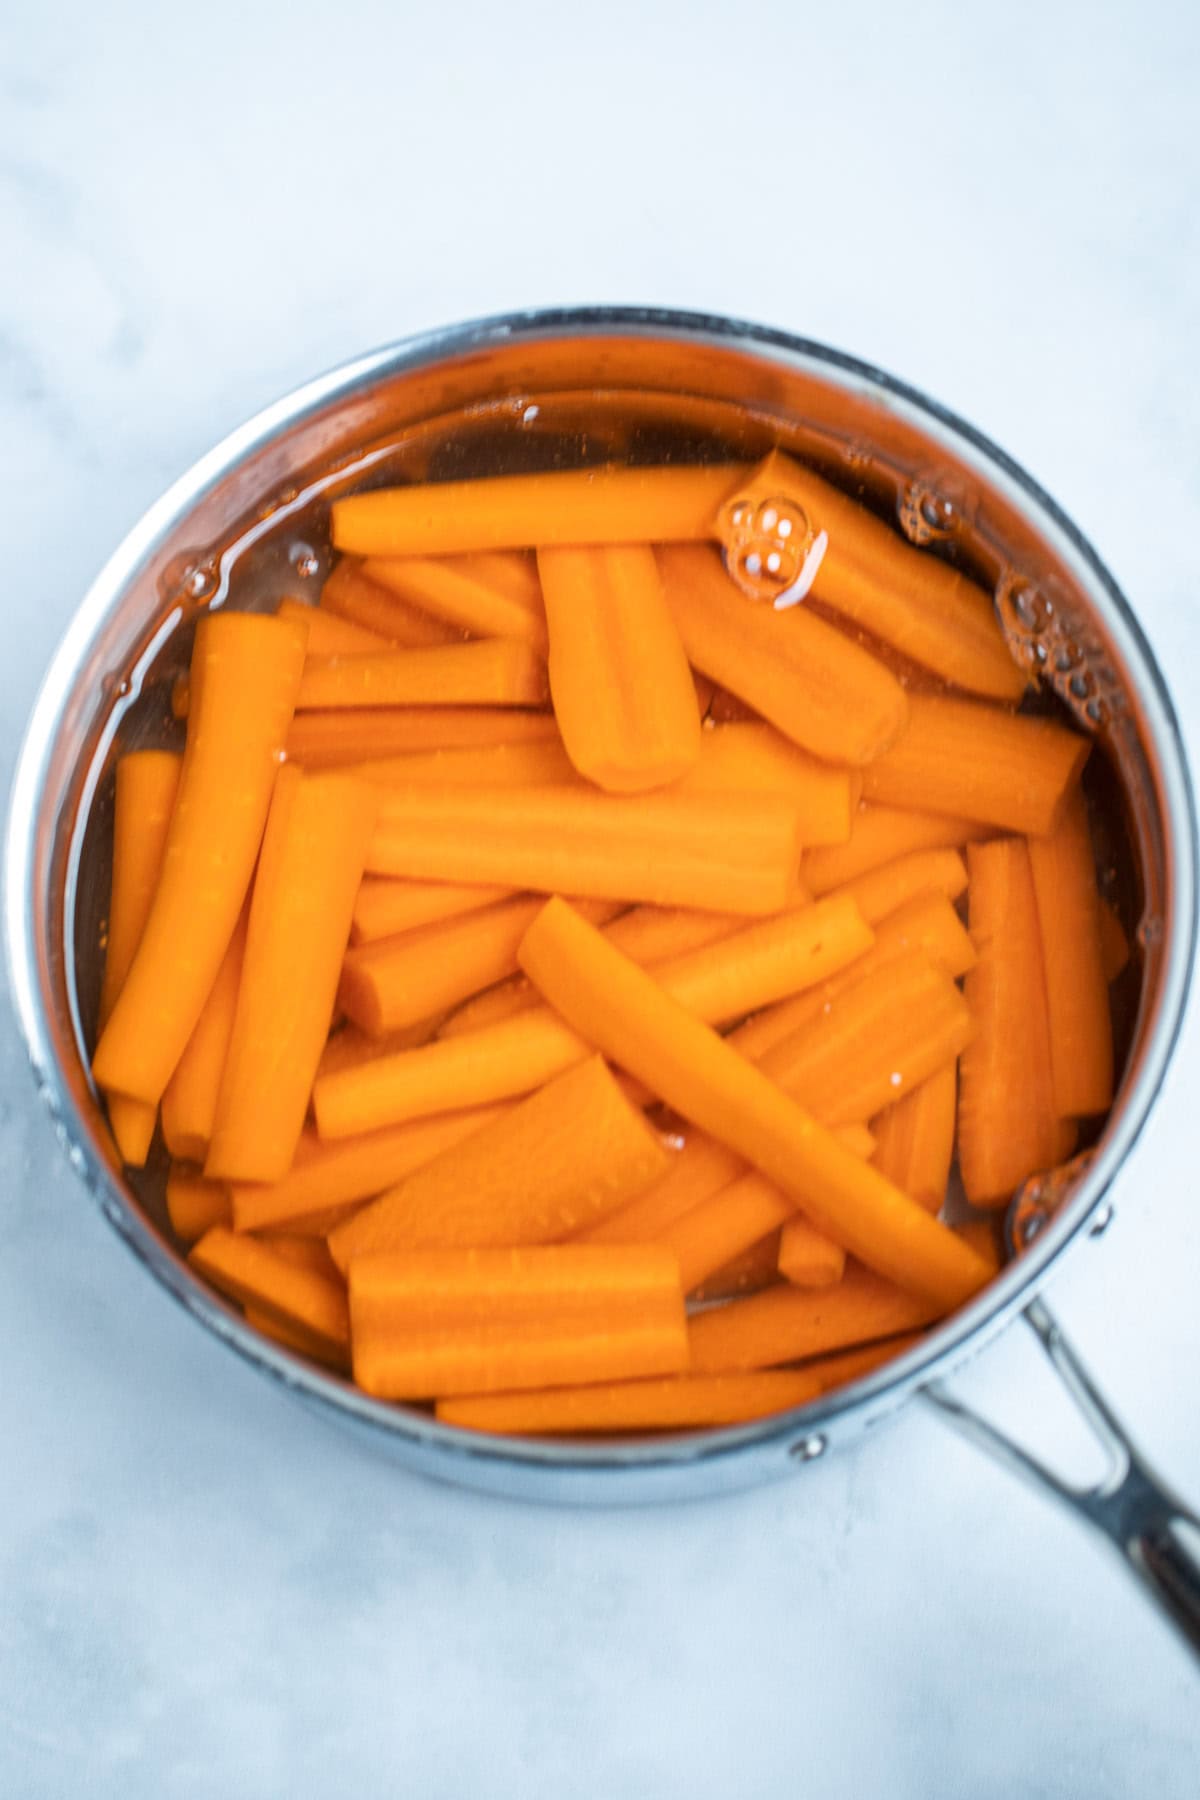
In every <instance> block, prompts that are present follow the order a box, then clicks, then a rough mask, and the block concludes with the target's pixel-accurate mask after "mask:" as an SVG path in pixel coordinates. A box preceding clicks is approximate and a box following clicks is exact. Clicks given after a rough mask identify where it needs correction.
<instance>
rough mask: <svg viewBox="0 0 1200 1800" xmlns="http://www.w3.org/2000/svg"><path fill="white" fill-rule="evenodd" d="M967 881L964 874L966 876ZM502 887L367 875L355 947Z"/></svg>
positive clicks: (455, 914)
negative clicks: (469, 885) (471, 885)
mask: <svg viewBox="0 0 1200 1800" xmlns="http://www.w3.org/2000/svg"><path fill="white" fill-rule="evenodd" d="M964 879H965V873H964ZM513 897H514V896H513V890H512V889H511V888H503V887H465V886H463V885H462V884H461V883H459V882H449V881H405V880H404V878H403V877H402V876H388V875H367V876H365V877H364V879H363V882H362V885H361V886H360V888H359V890H358V897H357V899H356V900H355V902H354V922H353V927H352V931H351V936H352V938H353V941H354V942H355V943H356V944H374V943H378V941H379V939H380V938H389V937H395V935H396V933H397V932H399V931H415V930H416V928H417V927H418V926H419V925H434V924H437V923H439V922H440V921H443V920H446V919H456V918H459V917H461V915H462V914H463V913H469V912H476V911H478V910H479V908H480V907H483V906H494V905H495V904H496V903H497V902H498V901H500V900H511V899H512V898H513Z"/></svg>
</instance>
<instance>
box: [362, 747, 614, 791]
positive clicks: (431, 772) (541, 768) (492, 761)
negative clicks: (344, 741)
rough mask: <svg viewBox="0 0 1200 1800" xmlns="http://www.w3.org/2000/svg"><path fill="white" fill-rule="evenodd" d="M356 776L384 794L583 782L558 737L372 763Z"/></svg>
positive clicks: (380, 759)
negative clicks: (384, 790) (402, 790)
mask: <svg viewBox="0 0 1200 1800" xmlns="http://www.w3.org/2000/svg"><path fill="white" fill-rule="evenodd" d="M355 774H356V775H358V776H360V777H361V778H362V779H363V780H364V781H372V782H374V783H375V784H376V785H377V786H378V787H383V788H410V787H421V788H428V787H435V788H442V787H469V788H477V787H488V788H492V787H504V788H528V787H561V786H564V785H565V786H567V787H572V786H574V785H575V783H576V782H577V781H578V780H579V779H580V778H579V776H578V775H577V774H576V772H575V769H574V766H573V765H572V762H571V759H570V757H569V756H568V755H567V752H566V750H565V748H564V746H563V743H562V740H561V739H560V738H557V737H555V738H546V739H545V740H542V741H538V740H536V739H535V740H531V741H530V742H528V743H520V744H483V745H479V746H475V747H472V746H466V747H464V748H461V749H453V750H428V751H425V752H424V754H422V753H421V752H419V751H418V752H410V753H409V754H407V755H404V756H379V757H372V759H371V760H370V761H369V762H362V763H359V764H357V765H356V767H355Z"/></svg>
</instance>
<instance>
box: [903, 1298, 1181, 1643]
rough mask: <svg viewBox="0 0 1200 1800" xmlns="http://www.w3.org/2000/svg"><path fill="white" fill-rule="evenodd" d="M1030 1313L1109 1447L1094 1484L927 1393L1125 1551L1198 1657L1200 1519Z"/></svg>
mask: <svg viewBox="0 0 1200 1800" xmlns="http://www.w3.org/2000/svg"><path fill="white" fill-rule="evenodd" d="M1025 1318H1026V1320H1027V1321H1028V1323H1029V1325H1030V1326H1031V1327H1032V1329H1033V1330H1034V1331H1035V1332H1036V1333H1037V1336H1038V1338H1039V1339H1040V1340H1041V1343H1042V1347H1043V1349H1044V1350H1045V1352H1046V1355H1047V1356H1048V1357H1049V1359H1050V1361H1051V1363H1052V1364H1053V1366H1054V1368H1055V1370H1056V1372H1057V1373H1058V1375H1059V1377H1060V1379H1061V1380H1062V1382H1063V1385H1064V1386H1065V1387H1066V1389H1067V1391H1068V1392H1069V1393H1070V1395H1071V1397H1072V1398H1073V1400H1074V1401H1075V1404H1076V1405H1077V1407H1078V1408H1079V1411H1080V1412H1081V1413H1082V1415H1083V1417H1084V1418H1085V1419H1086V1420H1087V1422H1088V1424H1089V1425H1090V1426H1091V1427H1092V1430H1093V1431H1094V1432H1095V1434H1096V1436H1097V1438H1098V1439H1099V1440H1100V1442H1101V1444H1103V1446H1104V1448H1105V1449H1106V1450H1107V1451H1108V1453H1109V1457H1110V1459H1111V1460H1110V1467H1109V1470H1108V1473H1107V1474H1106V1475H1105V1476H1104V1478H1103V1480H1101V1481H1100V1482H1098V1483H1097V1484H1096V1486H1094V1487H1090V1488H1079V1487H1075V1486H1073V1485H1072V1484H1071V1483H1069V1482H1066V1481H1064V1480H1063V1479H1062V1478H1061V1477H1060V1476H1059V1475H1057V1474H1056V1473H1055V1472H1054V1470H1053V1469H1050V1468H1048V1467H1047V1466H1046V1464H1045V1463H1043V1462H1042V1461H1041V1460H1040V1459H1039V1458H1038V1457H1035V1456H1033V1455H1031V1454H1030V1453H1029V1451H1027V1450H1025V1449H1023V1448H1022V1447H1021V1445H1019V1444H1017V1443H1015V1442H1014V1441H1013V1440H1012V1439H1011V1438H1010V1437H1008V1436H1007V1435H1006V1434H1005V1433H1004V1432H1003V1431H1001V1430H1000V1429H999V1428H998V1427H997V1426H995V1425H994V1424H992V1423H991V1421H990V1420H987V1419H984V1418H982V1417H981V1416H980V1415H979V1414H978V1413H976V1412H973V1411H972V1410H971V1408H970V1407H969V1406H967V1405H965V1404H964V1403H963V1401H961V1400H960V1399H959V1398H958V1397H957V1395H955V1394H952V1393H951V1392H950V1391H949V1390H948V1389H947V1388H946V1386H945V1384H944V1383H942V1382H940V1381H939V1382H931V1383H930V1385H929V1386H928V1387H926V1388H925V1389H924V1390H923V1392H924V1395H925V1398H926V1399H927V1400H929V1401H930V1402H931V1403H932V1404H933V1405H934V1406H936V1407H937V1409H938V1411H939V1412H940V1413H941V1415H942V1417H943V1418H944V1419H946V1420H947V1421H948V1422H949V1423H950V1424H951V1425H953V1426H954V1427H955V1428H956V1429H957V1430H958V1431H960V1432H962V1433H963V1435H964V1436H965V1437H967V1438H970V1439H971V1441H972V1442H973V1443H976V1444H978V1445H980V1446H981V1447H982V1448H983V1449H985V1450H987V1451H988V1452H989V1453H990V1454H991V1455H992V1456H994V1457H995V1458H996V1459H997V1460H998V1461H999V1462H1002V1463H1004V1464H1005V1465H1006V1466H1007V1467H1008V1468H1010V1469H1012V1470H1014V1471H1015V1472H1016V1473H1017V1474H1020V1475H1023V1476H1025V1477H1026V1478H1027V1479H1029V1480H1031V1481H1033V1482H1034V1483H1035V1485H1037V1486H1039V1487H1042V1488H1045V1489H1048V1490H1049V1491H1050V1492H1051V1493H1052V1494H1053V1495H1054V1496H1055V1497H1056V1498H1057V1499H1059V1500H1061V1501H1063V1502H1064V1504H1065V1505H1067V1506H1069V1507H1070V1508H1071V1509H1072V1511H1074V1512H1075V1513H1077V1514H1078V1515H1079V1516H1080V1517H1081V1518H1083V1519H1086V1521H1087V1522H1088V1524H1089V1525H1092V1526H1094V1527H1095V1529H1096V1530H1097V1531H1099V1532H1101V1533H1102V1534H1103V1535H1104V1536H1105V1537H1106V1538H1107V1539H1108V1540H1109V1542H1110V1543H1111V1544H1112V1545H1113V1546H1114V1547H1115V1548H1116V1549H1117V1550H1118V1551H1119V1552H1120V1554H1121V1556H1122V1558H1123V1559H1124V1561H1125V1564H1126V1567H1127V1568H1128V1569H1129V1570H1130V1572H1131V1573H1132V1574H1133V1575H1134V1577H1135V1578H1136V1579H1137V1581H1139V1582H1140V1583H1141V1585H1142V1587H1143V1588H1144V1589H1145V1590H1146V1591H1147V1593H1148V1594H1149V1595H1150V1597H1151V1598H1152V1599H1153V1600H1154V1601H1155V1603H1156V1604H1157V1605H1158V1606H1159V1607H1160V1608H1161V1609H1162V1611H1163V1613H1164V1614H1165V1615H1166V1617H1167V1618H1168V1619H1169V1620H1170V1621H1171V1623H1172V1624H1173V1625H1174V1626H1175V1628H1176V1630H1177V1631H1178V1632H1179V1634H1180V1636H1181V1637H1182V1638H1183V1640H1184V1642H1185V1643H1186V1644H1187V1645H1188V1646H1189V1647H1190V1649H1191V1650H1192V1652H1193V1654H1194V1655H1195V1656H1196V1657H1197V1659H1200V1518H1198V1517H1197V1515H1196V1514H1195V1513H1194V1512H1193V1511H1192V1510H1191V1508H1190V1507H1188V1506H1185V1505H1184V1503H1183V1501H1182V1500H1181V1499H1180V1498H1179V1497H1178V1495H1177V1494H1174V1493H1173V1492H1172V1491H1171V1489H1170V1488H1169V1487H1168V1486H1167V1485H1166V1483H1165V1482H1164V1481H1162V1480H1161V1479H1160V1478H1159V1476H1158V1475H1157V1474H1156V1473H1155V1472H1154V1470H1153V1469H1152V1468H1151V1467H1150V1465H1149V1464H1148V1463H1147V1462H1146V1461H1145V1459H1144V1458H1143V1457H1142V1455H1141V1454H1140V1452H1139V1451H1138V1450H1137V1449H1136V1447H1135V1446H1134V1444H1133V1443H1132V1441H1131V1440H1130V1437H1129V1434H1128V1433H1127V1432H1126V1430H1125V1428H1124V1426H1123V1425H1122V1424H1121V1422H1120V1420H1119V1419H1118V1418H1117V1417H1116V1416H1115V1414H1114V1413H1113V1411H1112V1409H1111V1407H1110V1406H1109V1405H1108V1402H1107V1401H1106V1400H1105V1399H1104V1397H1103V1395H1102V1394H1101V1393H1100V1391H1099V1389H1098V1388H1097V1387H1096V1384H1095V1382H1094V1381H1093V1380H1092V1378H1091V1376H1090V1375H1089V1374H1088V1372H1087V1370H1086V1369H1085V1368H1084V1366H1083V1364H1082V1362H1081V1361H1080V1360H1079V1357H1078V1356H1077V1355H1076V1353H1075V1351H1074V1350H1073V1349H1072V1348H1071V1346H1070V1344H1069V1343H1068V1342H1067V1339H1066V1338H1065V1337H1064V1335H1063V1332H1062V1328H1061V1326H1060V1325H1059V1324H1058V1322H1057V1320H1056V1319H1055V1318H1054V1316H1053V1314H1052V1313H1051V1312H1050V1310H1049V1308H1048V1307H1047V1306H1046V1305H1045V1304H1044V1303H1043V1302H1042V1301H1040V1300H1034V1301H1032V1302H1031V1303H1030V1305H1029V1306H1028V1307H1027V1308H1026V1309H1025Z"/></svg>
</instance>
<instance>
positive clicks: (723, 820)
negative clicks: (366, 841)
mask: <svg viewBox="0 0 1200 1800" xmlns="http://www.w3.org/2000/svg"><path fill="white" fill-rule="evenodd" d="M369 867H370V869H371V872H372V873H373V874H376V875H407V876H413V877H417V878H419V879H421V880H428V881H463V882H471V881H478V882H481V883H501V884H506V885H509V886H511V887H513V888H532V889H536V890H537V891H539V892H541V893H567V894H584V895H590V896H593V897H597V898H601V899H611V900H624V901H626V902H630V901H634V900H649V901H653V902H654V903H655V904H656V905H660V906H689V905H690V906H697V907H702V908H704V909H705V910H709V911H714V912H741V913H770V912H778V911H779V910H780V908H782V907H785V906H789V905H792V904H794V902H795V899H796V897H797V893H798V891H799V867H800V845H799V837H798V832H797V820H796V813H795V811H794V809H793V808H792V807H791V806H790V805H789V804H788V802H787V801H785V800H782V799H780V798H779V797H778V796H776V795H764V796H762V797H760V798H758V799H754V798H752V797H751V796H748V795H743V794H736V795H717V794H712V795H678V794H671V793H667V794H627V795H619V796H614V795H609V794H598V793H595V792H593V791H591V790H590V789H587V788H585V787H583V786H582V785H581V786H579V787H577V788H576V787H570V788H568V787H552V788H526V789H517V790H508V789H486V790H482V791H480V792H478V793H474V792H469V791H464V790H462V789H460V788H440V789H434V788H430V789H427V790H420V789H411V790H404V791H399V790H397V791H388V792H386V793H383V795H382V798H381V803H380V820H379V829H378V830H377V832H376V834H375V839H374V842H373V843H372V846H371V856H370V863H369Z"/></svg>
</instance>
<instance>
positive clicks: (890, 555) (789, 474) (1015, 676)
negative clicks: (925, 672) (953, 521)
mask: <svg viewBox="0 0 1200 1800" xmlns="http://www.w3.org/2000/svg"><path fill="white" fill-rule="evenodd" d="M743 492H744V493H745V494H746V495H748V496H750V497H754V496H758V497H760V498H762V499H773V498H777V497H778V498H783V499H787V500H795V501H798V502H799V503H800V506H801V507H802V508H803V511H804V513H805V514H806V516H807V522H808V526H809V528H810V530H811V531H812V532H813V533H814V534H816V533H824V535H825V538H826V544H825V548H824V554H823V556H822V558H821V561H820V563H819V566H818V568H817V572H816V574H815V576H814V578H813V582H812V588H811V592H812V595H813V598H814V599H816V600H819V601H820V602H821V604H822V605H824V606H827V607H830V608H831V609H832V610H833V611H834V612H837V613H840V614H842V615H843V617H845V618H847V619H849V620H850V621H851V622H852V623H853V624H855V625H857V626H860V627H861V628H862V629H863V630H865V631H869V632H870V633H871V634H872V636H873V637H876V638H879V639H881V640H882V642H884V643H885V644H891V645H892V646H893V647H894V648H895V649H897V650H899V651H900V652H901V653H902V655H904V656H907V657H909V658H911V660H912V661H913V662H917V663H921V664H922V665H923V666H924V667H925V668H927V669H932V670H933V671H934V672H935V673H936V674H938V675H941V676H942V677H943V678H944V679H945V680H946V681H951V682H953V683H954V684H955V685H956V686H957V687H964V688H969V689H970V690H971V691H972V692H974V693H979V694H987V695H990V696H991V697H992V698H993V699H999V700H1018V699H1020V697H1021V694H1022V693H1023V691H1024V688H1025V678H1024V676H1023V675H1022V674H1021V672H1020V670H1019V669H1018V668H1017V667H1016V665H1015V663H1014V662H1013V660H1012V657H1011V656H1010V655H1009V653H1008V648H1007V646H1006V644H1005V642H1004V636H1003V633H1002V632H1001V630H1000V627H999V625H998V624H997V622H996V615H995V611H994V609H993V606H992V600H991V596H990V595H989V594H986V593H984V591H983V589H982V588H980V587H978V586H977V585H976V584H975V582H973V581H971V580H970V579H969V578H968V577H967V576H966V575H963V574H961V573H960V572H959V571H958V570H957V569H953V568H951V567H950V566H949V564H947V563H944V562H940V561H939V560H938V559H937V558H936V557H934V556H931V555H929V554H928V553H923V552H921V551H919V550H916V549H914V548H913V547H912V546H911V545H909V544H907V543H905V541H904V540H903V538H901V537H900V536H899V535H898V533H897V532H895V531H893V530H891V529H890V528H889V527H888V526H887V525H885V524H884V523H883V521H882V520H881V519H878V518H876V517H875V515H874V514H873V513H870V512H868V511H867V510H866V508H865V507H863V506H860V505H858V504H857V503H856V502H855V501H853V500H851V499H850V498H849V497H848V496H847V495H845V494H843V493H841V492H839V490H838V489H837V488H835V487H833V486H831V484H830V483H829V482H827V481H823V480H822V479H821V477H820V476H819V475H814V474H813V472H812V470H811V469H806V468H803V467H802V466H801V465H800V464H799V463H797V462H795V461H794V460H793V459H792V458H791V457H789V456H785V455H783V454H782V453H781V452H779V451H775V452H774V453H773V454H772V455H771V456H769V457H768V458H767V460H766V462H765V463H763V464H762V465H760V467H759V468H758V469H757V470H756V471H755V472H754V475H753V476H752V477H751V479H750V482H749V483H748V484H747V486H746V488H745V489H744V490H743ZM739 498H740V496H739Z"/></svg>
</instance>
